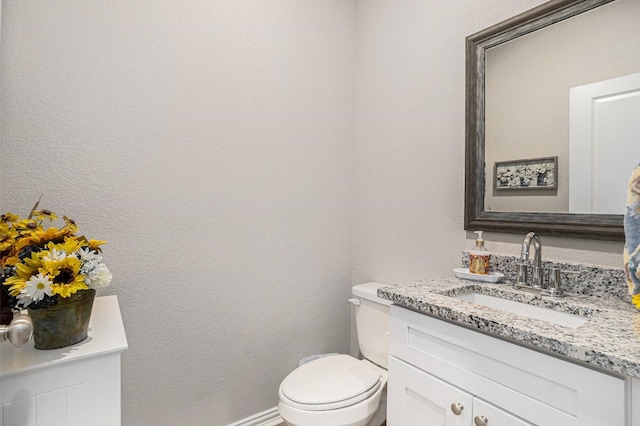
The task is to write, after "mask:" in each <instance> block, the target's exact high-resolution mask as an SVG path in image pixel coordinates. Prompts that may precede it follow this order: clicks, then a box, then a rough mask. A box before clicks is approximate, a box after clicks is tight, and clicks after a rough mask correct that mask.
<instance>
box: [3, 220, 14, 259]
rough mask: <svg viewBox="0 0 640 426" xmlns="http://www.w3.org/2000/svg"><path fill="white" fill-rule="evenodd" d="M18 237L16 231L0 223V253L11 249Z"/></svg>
mask: <svg viewBox="0 0 640 426" xmlns="http://www.w3.org/2000/svg"><path fill="white" fill-rule="evenodd" d="M17 237H18V233H17V232H16V231H15V230H14V229H12V228H9V226H8V225H6V224H4V223H2V222H0V252H3V251H5V250H8V249H10V248H11V246H12V245H13V244H14V243H15V240H16V238H17Z"/></svg>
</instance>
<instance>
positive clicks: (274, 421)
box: [227, 407, 283, 426]
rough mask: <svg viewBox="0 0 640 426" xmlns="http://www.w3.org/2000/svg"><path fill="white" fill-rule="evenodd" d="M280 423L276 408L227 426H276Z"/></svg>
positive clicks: (280, 419) (280, 418)
mask: <svg viewBox="0 0 640 426" xmlns="http://www.w3.org/2000/svg"><path fill="white" fill-rule="evenodd" d="M282 422H283V420H282V417H280V415H279V414H278V408H277V407H273V408H271V409H269V410H266V411H263V412H262V413H258V414H254V415H253V416H249V417H247V418H246V419H243V420H240V421H239V422H235V423H233V424H230V425H227V426H278V425H279V424H281V423H282Z"/></svg>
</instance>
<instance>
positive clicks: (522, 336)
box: [378, 275, 640, 379]
mask: <svg viewBox="0 0 640 426" xmlns="http://www.w3.org/2000/svg"><path fill="white" fill-rule="evenodd" d="M472 291H473V292H478V293H484V294H487V295H493V296H499V297H501V298H504V299H510V300H515V301H519V302H524V303H528V304H531V305H537V306H543V307H548V308H553V309H554V310H559V311H563V312H568V313H572V314H576V315H580V316H585V317H588V318H589V320H588V321H587V322H586V323H585V324H583V325H580V326H579V327H577V328H570V327H564V326H560V325H556V324H553V323H550V322H547V321H543V320H539V319H532V318H528V317H525V316H521V315H518V314H515V313H509V312H505V311H502V310H498V309H493V308H488V307H485V306H482V305H477V304H475V303H472V302H467V301H463V300H459V299H454V298H452V297H451V296H455V295H458V294H463V293H469V292H472ZM378 296H379V297H382V298H384V299H387V300H390V301H392V302H393V303H395V304H397V305H400V306H403V307H406V308H409V309H412V310H414V311H418V312H421V313H424V314H428V315H431V316H435V317H438V318H441V319H445V320H449V321H452V322H454V323H458V324H460V325H463V326H466V327H470V328H473V329H477V330H480V331H483V332H486V333H489V334H491V335H494V336H497V337H500V338H505V339H508V340H510V341H513V342H516V343H519V344H524V345H527V346H529V347H533V348H534V349H537V350H541V351H546V352H550V353H552V354H557V355H560V356H563V357H566V358H568V359H571V360H576V361H580V362H583V363H586V364H589V365H592V366H594V367H598V368H602V369H605V370H607V371H610V372H614V373H619V374H623V375H626V376H631V377H635V378H639V379H640V311H638V310H637V309H636V308H635V307H634V306H633V305H631V303H629V302H626V301H624V300H621V299H619V298H615V297H597V296H586V295H568V296H566V297H563V298H552V297H549V296H540V295H538V294H534V293H531V292H526V291H522V290H515V289H514V288H513V287H512V286H511V285H509V284H503V283H498V284H488V283H483V282H478V281H471V280H465V279H459V278H456V277H455V276H453V275H452V276H447V277H442V278H435V279H431V280H427V281H419V282H414V283H407V284H399V285H396V286H386V287H382V288H380V289H379V290H378Z"/></svg>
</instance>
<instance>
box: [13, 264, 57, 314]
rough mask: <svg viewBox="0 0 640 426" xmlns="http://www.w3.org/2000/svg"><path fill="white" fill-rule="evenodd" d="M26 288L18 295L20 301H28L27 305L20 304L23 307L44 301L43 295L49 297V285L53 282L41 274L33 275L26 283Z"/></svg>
mask: <svg viewBox="0 0 640 426" xmlns="http://www.w3.org/2000/svg"><path fill="white" fill-rule="evenodd" d="M26 284H27V286H26V287H25V288H23V289H22V291H21V294H20V299H21V302H22V299H24V302H26V301H27V300H26V298H28V299H30V302H29V303H26V304H25V303H24V302H22V304H23V305H25V306H28V305H30V304H31V302H39V301H41V300H42V299H44V295H45V294H46V295H47V296H51V284H53V282H52V281H51V279H49V277H48V276H47V275H43V274H42V272H41V273H39V274H38V275H33V276H32V277H31V278H29V280H28V281H27V282H26Z"/></svg>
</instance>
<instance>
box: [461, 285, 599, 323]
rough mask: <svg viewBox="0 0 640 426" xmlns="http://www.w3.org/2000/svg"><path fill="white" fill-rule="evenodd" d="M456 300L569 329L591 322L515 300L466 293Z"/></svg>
mask: <svg viewBox="0 0 640 426" xmlns="http://www.w3.org/2000/svg"><path fill="white" fill-rule="evenodd" d="M453 297H454V298H455V299H459V300H465V301H467V302H471V303H475V304H477V305H482V306H486V307H489V308H493V309H498V310H501V311H505V312H511V313H514V314H518V315H522V316H525V317H528V318H533V319H538V320H541V321H546V322H550V323H553V324H557V325H561V326H564V327H569V328H577V327H580V326H581V325H582V324H584V323H586V322H587V321H589V318H586V317H583V316H580V315H574V314H569V313H566V312H560V311H555V310H553V309H549V308H543V307H541V306H535V305H529V304H527V303H522V302H516V301H514V300H508V299H502V298H500V297H495V296H489V295H486V294H482V293H475V292H471V293H465V294H460V295H458V296H453Z"/></svg>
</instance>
